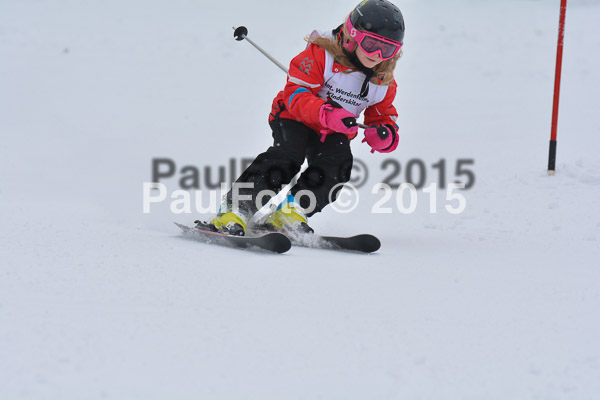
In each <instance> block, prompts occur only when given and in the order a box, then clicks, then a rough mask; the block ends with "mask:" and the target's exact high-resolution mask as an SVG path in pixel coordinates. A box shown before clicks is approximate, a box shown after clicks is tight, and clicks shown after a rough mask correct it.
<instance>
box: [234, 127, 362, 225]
mask: <svg viewBox="0 0 600 400" xmlns="http://www.w3.org/2000/svg"><path fill="white" fill-rule="evenodd" d="M270 125H271V129H272V130H273V145H272V146H271V147H269V148H268V149H267V151H265V152H264V153H261V154H259V155H258V156H257V157H256V159H255V160H254V161H253V162H252V164H250V166H249V167H248V168H247V169H246V170H245V171H244V172H243V173H242V175H241V176H240V177H239V178H238V179H237V181H236V183H246V184H252V188H241V187H239V188H238V194H239V196H240V197H238V199H240V200H238V202H237V205H238V206H239V208H240V210H242V211H243V212H245V213H246V214H247V215H248V216H251V215H253V214H254V213H256V212H257V211H258V208H257V204H256V198H257V196H258V194H259V193H260V192H261V191H263V190H270V191H273V192H274V193H278V192H279V191H280V190H281V189H282V187H283V186H285V185H287V184H288V183H290V181H291V180H292V178H294V176H295V175H296V174H297V173H298V172H299V171H300V168H301V166H302V164H303V163H304V160H305V159H306V160H307V161H308V168H307V169H306V170H305V171H304V172H303V173H302V174H301V175H300V177H299V179H298V182H297V183H296V184H295V185H294V186H293V188H292V189H291V193H292V194H293V195H294V197H296V201H297V202H298V203H299V204H300V206H301V207H302V208H303V209H305V210H307V211H308V212H307V216H311V215H313V214H315V213H317V212H319V211H321V210H322V209H323V208H324V207H325V206H326V205H327V204H329V203H330V201H335V199H336V198H337V195H338V193H339V191H340V190H341V188H342V186H343V185H338V184H340V183H346V182H348V181H349V180H350V172H351V171H352V161H353V159H352V152H351V150H350V140H349V139H348V137H347V136H346V135H344V134H341V133H333V134H330V135H327V137H326V139H325V141H324V142H321V141H320V140H321V137H320V135H319V134H318V133H317V132H315V131H313V130H312V129H310V128H309V127H308V126H306V125H304V124H303V123H301V122H298V121H294V120H290V119H283V118H278V119H276V120H274V121H272V122H270ZM336 185H338V186H336ZM334 187H335V190H333V193H331V192H332V189H334ZM300 191H310V192H312V194H314V200H316V204H311V203H312V199H311V196H307V195H303V193H300V196H297V195H298V194H299V192H300ZM242 196H244V197H242ZM247 197H251V199H252V200H241V199H244V198H247ZM270 198H271V197H270V196H264V197H263V198H262V201H261V202H260V204H259V205H260V206H262V205H264V204H266V203H267V202H268V201H269V199H270ZM226 201H227V203H228V204H229V205H232V204H233V190H231V191H230V192H229V193H228V194H227V200H226ZM311 206H312V207H311ZM313 207H314V208H313ZM311 208H312V210H311Z"/></svg>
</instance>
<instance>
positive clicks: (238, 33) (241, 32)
mask: <svg viewBox="0 0 600 400" xmlns="http://www.w3.org/2000/svg"><path fill="white" fill-rule="evenodd" d="M233 29H234V32H233V37H235V40H237V41H242V40H244V39H246V40H247V41H248V42H249V43H250V44H251V45H252V46H254V47H256V49H257V50H258V51H260V52H261V53H263V54H264V55H265V56H266V57H267V58H268V59H269V60H271V61H273V63H275V65H277V66H278V67H279V68H281V70H282V71H283V72H285V73H286V74H287V73H288V70H287V68H286V67H284V66H283V64H281V63H280V62H279V61H277V60H276V59H275V57H273V56H272V55H270V54H269V53H267V52H266V51H265V50H264V49H263V48H262V47H260V46H259V45H257V44H256V43H254V41H253V40H252V39H250V38H249V37H248V28H246V27H245V26H238V27H237V28H235V27H234V28H233Z"/></svg>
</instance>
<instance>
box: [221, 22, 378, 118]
mask: <svg viewBox="0 0 600 400" xmlns="http://www.w3.org/2000/svg"><path fill="white" fill-rule="evenodd" d="M233 30H234V32H233V37H234V38H235V40H237V41H242V40H244V39H246V40H247V41H248V42H249V43H250V44H251V45H252V46H254V47H255V48H256V49H257V50H258V51H260V52H261V53H263V54H264V55H265V56H266V57H267V58H268V59H269V60H271V61H272V62H273V63H274V64H275V65H277V66H278V67H279V68H280V69H281V70H282V71H283V72H285V73H286V74H287V73H288V69H287V68H286V67H285V66H283V64H281V63H280V62H279V61H277V60H276V59H275V57H273V56H272V55H270V54H269V53H267V51H266V50H265V49H263V48H262V47H260V46H259V45H258V44H256V43H255V42H254V41H253V40H252V39H250V38H249V37H248V28H246V27H245V26H238V27H237V28H236V27H233ZM357 125H358V127H359V128H362V129H367V128H369V126H368V125H365V124H361V123H357Z"/></svg>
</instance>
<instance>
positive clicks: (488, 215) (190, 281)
mask: <svg viewBox="0 0 600 400" xmlns="http://www.w3.org/2000/svg"><path fill="white" fill-rule="evenodd" d="M396 4H397V5H399V6H400V8H401V9H402V10H403V13H404V15H405V19H406V23H407V34H406V41H405V42H406V44H405V56H404V58H403V59H402V60H401V62H400V63H399V66H398V70H397V75H398V76H397V81H398V84H399V90H398V97H397V100H396V106H397V108H398V110H399V112H400V120H399V125H400V127H401V135H402V136H401V138H402V139H401V145H400V147H399V149H398V151H397V152H395V153H393V154H391V155H385V156H383V155H379V154H375V155H374V154H371V153H370V152H369V149H368V148H367V147H366V146H365V145H364V144H361V143H360V141H358V140H357V141H355V143H354V144H353V151H354V154H355V157H356V158H357V159H359V160H361V161H362V162H363V163H364V165H365V166H366V168H367V169H368V171H369V177H368V179H367V182H366V183H365V185H364V186H362V187H361V188H360V190H359V194H360V203H359V205H358V207H357V208H356V210H354V211H353V212H351V213H348V214H341V213H338V212H335V211H333V210H332V209H328V210H327V211H325V212H323V213H321V214H319V215H317V216H315V217H314V218H313V219H312V220H311V225H312V226H313V227H314V228H316V229H317V230H318V231H320V232H323V233H331V234H349V233H361V232H371V233H374V234H377V235H378V236H379V237H380V238H381V240H382V244H383V247H382V249H381V250H380V251H379V252H378V253H377V254H374V255H370V256H363V255H356V254H344V253H338V252H329V251H318V250H311V249H303V248H293V249H292V250H291V251H290V252H289V253H287V254H285V255H281V256H276V255H270V254H264V253H257V252H245V251H237V250H228V249H223V248H219V247H213V246H209V245H203V244H199V243H196V242H192V241H189V240H186V239H185V238H182V237H181V235H180V233H179V232H178V229H177V227H176V226H175V225H173V224H172V221H179V222H184V223H185V222H188V223H189V222H191V221H192V220H194V219H196V218H198V217H207V215H198V213H189V214H174V213H173V212H172V211H171V210H170V204H169V202H163V203H160V204H153V205H152V208H151V212H150V213H148V214H144V213H143V210H142V200H143V190H142V186H143V183H144V182H149V181H150V179H151V161H152V159H154V158H169V159H172V160H174V161H175V162H176V164H177V168H178V170H180V169H181V168H183V167H185V166H196V167H197V168H199V169H200V170H201V174H202V175H201V176H202V179H204V168H205V167H211V168H212V171H213V172H212V173H213V175H212V177H213V180H214V179H216V176H217V175H216V171H217V169H218V167H219V166H224V167H226V169H227V168H228V165H229V160H230V159H232V158H233V159H235V160H240V159H242V158H247V157H253V156H255V155H256V154H258V153H259V152H261V151H263V150H264V149H265V148H266V147H267V146H269V144H270V134H269V130H268V126H267V124H266V119H267V113H268V110H269V107H270V103H271V100H272V98H273V96H274V95H275V94H276V93H277V91H278V90H280V89H281V87H282V86H283V84H284V83H285V75H284V74H283V73H282V72H281V71H279V70H278V69H277V68H276V67H275V66H274V65H272V64H270V62H269V61H268V60H267V59H265V58H264V57H262V56H261V55H260V54H259V53H258V52H257V51H256V50H254V49H253V48H252V47H251V46H250V45H249V44H248V43H238V42H236V41H234V40H233V38H232V29H231V27H232V26H237V25H241V24H244V25H246V26H248V28H249V30H250V33H249V35H250V37H252V38H254V39H255V40H256V41H257V42H259V43H260V44H261V45H262V46H263V47H265V48H266V49H267V50H269V51H271V52H272V53H273V55H274V56H275V57H277V58H278V59H280V60H281V61H282V62H284V63H287V62H288V61H289V59H290V58H291V57H293V56H294V55H295V54H296V53H298V52H299V51H300V50H301V49H302V48H303V47H304V43H303V41H302V38H303V37H304V36H305V35H306V34H307V33H309V32H310V31H311V30H312V29H315V28H319V29H327V28H330V27H334V26H336V25H337V24H338V23H340V22H341V21H342V20H343V18H344V16H345V15H346V13H347V12H349V11H350V10H351V8H352V7H353V6H354V5H355V4H354V3H353V2H346V1H341V0H335V1H329V2H327V3H326V4H323V2H320V1H317V0H309V1H304V2H270V1H264V0H257V1H254V2H233V3H231V2H220V3H219V2H193V1H189V0H176V1H163V0H153V1H139V0H130V1H126V2H122V1H115V0H109V1H103V2H95V1H74V0H61V1H57V0H52V1H46V2H40V1H34V0H19V1H11V0H4V1H3V2H1V3H0V133H1V135H2V145H1V146H0V160H2V166H3V168H2V172H1V173H0V199H1V204H2V208H1V210H2V213H1V215H2V224H1V226H2V227H1V228H0V398H1V399H55V398H60V399H80V398H89V399H96V398H111V399H164V398H181V399H192V398H193V399H199V398H200V399H236V398H250V399H281V398H286V399H367V398H368V399H405V398H409V399H442V398H443V399H446V398H451V399H482V398H485V399H508V398H510V399H593V398H596V397H597V393H599V392H600V384H599V383H598V382H600V379H599V378H600V345H599V344H598V340H597V338H598V337H600V324H599V322H598V318H597V316H596V315H597V309H598V304H599V302H600V287H599V283H598V282H600V272H599V270H598V267H597V265H598V259H599V256H600V243H599V241H600V212H599V211H598V210H599V208H600V161H598V156H597V154H598V148H600V117H599V115H598V112H597V108H598V100H597V95H598V88H599V87H600V73H599V71H600V56H599V54H600V35H599V33H600V32H599V30H598V27H597V21H598V19H599V18H600V2H599V1H592V0H572V1H570V2H569V8H568V11H567V27H566V39H565V53H564V65H563V82H562V83H563V85H562V95H561V109H560V118H559V125H560V126H559V145H558V161H557V171H558V172H557V175H556V176H554V177H548V176H546V173H545V166H546V163H547V152H548V140H549V132H550V117H551V106H552V89H553V79H554V57H555V51H556V34H557V22H558V5H559V2H558V1H548V0H544V1H541V0H540V1H534V0H531V1H524V0H521V1H516V0H508V1H503V2H493V1H488V0H480V1H474V0H456V1H453V2H445V1H441V0H427V1H423V0H421V1H417V0H404V1H402V2H397V3H396ZM441 159H443V160H445V162H446V173H445V176H444V177H445V179H446V181H447V182H452V181H454V180H455V178H456V177H455V172H456V171H455V169H456V163H457V161H458V160H465V159H468V160H474V164H473V165H469V168H470V169H471V170H472V171H473V172H474V174H475V184H474V186H473V188H471V189H469V190H466V191H463V192H462V194H463V195H464V197H465V200H466V208H465V210H464V212H462V213H460V214H457V215H455V214H451V213H449V212H447V211H446V209H445V206H446V205H448V204H449V205H454V206H455V205H456V202H449V201H447V200H446V195H447V191H445V190H437V193H436V196H435V199H436V200H437V209H436V211H437V212H436V213H431V212H430V208H429V207H430V195H428V194H427V193H423V192H422V190H419V191H418V197H417V207H416V210H415V211H414V212H413V213H410V214H403V213H401V212H400V211H399V210H398V207H397V206H396V205H395V203H394V198H392V199H391V200H389V201H387V202H385V204H384V207H387V208H391V213H389V214H375V213H372V210H373V207H374V206H375V205H376V204H377V202H378V201H380V200H381V199H382V198H383V194H382V193H376V194H373V193H371V188H372V187H373V186H374V185H375V184H376V183H378V182H381V181H383V180H384V179H385V178H386V177H388V176H389V175H390V174H391V172H392V169H391V166H392V165H393V163H394V162H399V163H400V164H401V166H402V168H403V169H402V171H401V173H400V175H399V176H397V177H396V178H394V179H393V182H397V183H399V182H402V181H403V179H404V177H405V175H404V173H405V167H406V165H407V163H408V162H409V161H410V160H422V161H423V162H424V164H425V166H426V173H427V180H426V183H427V185H429V184H430V183H439V182H438V180H439V179H438V170H437V169H435V168H433V167H432V164H435V163H437V162H438V161H439V160H441ZM386 161H387V162H388V164H386V166H387V167H386V168H383V166H384V164H383V163H384V162H386ZM229 172H230V171H229V169H227V176H228V175H229ZM238 172H239V171H238ZM356 176H358V174H357V175H356ZM180 177H181V175H180V174H178V175H176V176H175V177H173V178H171V179H166V180H164V181H163V183H164V184H165V185H166V187H167V189H168V190H169V193H172V191H174V190H176V189H179V182H178V180H179V178H180ZM457 179H458V180H464V176H462V177H458V178H457ZM203 182H204V181H203ZM202 185H203V187H202V189H204V186H205V185H204V183H202ZM394 196H395V193H394ZM406 199H407V197H406V198H405V200H406Z"/></svg>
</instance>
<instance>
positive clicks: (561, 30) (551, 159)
mask: <svg viewBox="0 0 600 400" xmlns="http://www.w3.org/2000/svg"><path fill="white" fill-rule="evenodd" d="M566 14H567V0H561V1H560V18H559V22H558V42H557V44H556V70H555V72H554V101H553V104H552V127H551V130H550V151H549V155H548V173H549V174H550V175H553V174H554V171H555V168H556V145H557V142H556V137H557V133H558V103H559V98H560V78H561V72H562V58H563V48H564V41H565V16H566Z"/></svg>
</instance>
